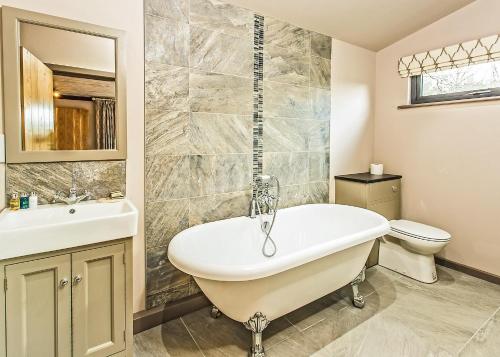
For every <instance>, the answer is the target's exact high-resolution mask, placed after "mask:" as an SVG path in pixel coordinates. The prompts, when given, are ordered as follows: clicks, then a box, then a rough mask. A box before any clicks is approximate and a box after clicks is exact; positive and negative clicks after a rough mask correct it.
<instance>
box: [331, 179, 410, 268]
mask: <svg viewBox="0 0 500 357" xmlns="http://www.w3.org/2000/svg"><path fill="white" fill-rule="evenodd" d="M335 203H338V204H343V205H350V206H356V207H362V208H366V209H369V210H371V211H375V212H377V213H379V214H381V215H382V216H384V217H385V218H387V219H388V220H392V219H400V218H401V176H399V175H388V174H384V175H371V174H370V173H359V174H352V175H339V176H335ZM378 251H379V241H378V240H376V241H375V243H374V245H373V248H372V251H371V253H370V256H369V257H368V260H367V262H366V265H367V267H371V266H373V265H376V264H378Z"/></svg>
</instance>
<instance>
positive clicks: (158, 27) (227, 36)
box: [144, 0, 331, 308]
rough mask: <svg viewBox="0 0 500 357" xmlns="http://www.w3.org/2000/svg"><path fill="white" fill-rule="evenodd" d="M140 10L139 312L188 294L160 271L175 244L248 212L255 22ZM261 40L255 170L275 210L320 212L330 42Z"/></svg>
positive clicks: (222, 9) (175, 0)
mask: <svg viewBox="0 0 500 357" xmlns="http://www.w3.org/2000/svg"><path fill="white" fill-rule="evenodd" d="M144 11H145V67H146V68H145V81H146V83H145V106H146V116H145V130H146V138H145V143H146V144H145V145H146V148H145V149H146V150H145V151H146V169H145V180H146V194H145V207H146V208H145V210H146V212H145V229H146V261H147V266H146V296H147V299H146V301H147V302H146V305H147V308H151V307H154V306H157V305H160V304H164V303H167V302H171V301H174V300H177V299H179V298H182V297H185V296H189V295H191V294H194V293H196V292H198V291H199V290H198V287H197V286H196V284H195V283H194V281H193V280H192V278H191V277H189V276H187V275H185V274H183V273H182V272H180V271H178V270H177V269H175V268H174V267H173V266H172V265H171V264H170V263H169V262H168V259H167V247H168V243H169V242H170V240H171V239H172V237H173V236H174V235H175V234H176V233H178V232H180V231H181V230H183V229H185V228H188V227H190V226H193V225H196V224H200V223H204V222H210V221H214V220H219V219H223V218H227V217H233V216H241V215H245V214H247V213H248V207H249V203H250V197H251V181H252V152H253V136H252V133H253V125H254V124H253V111H254V106H253V104H254V102H253V79H254V56H253V55H254V28H253V27H254V16H255V14H254V13H253V12H252V11H249V10H246V9H242V8H239V7H235V6H232V5H229V4H226V3H224V2H221V1H218V0H189V1H188V0H145V10H144ZM266 21H267V18H266ZM264 37H265V39H266V40H265V44H264V54H265V58H264V76H265V78H264V111H263V114H264V171H266V170H267V171H268V172H272V173H275V174H276V175H277V176H278V177H279V178H280V179H281V180H282V181H283V183H284V185H285V187H284V196H285V198H284V201H283V203H284V205H293V204H299V203H302V202H313V201H314V202H321V201H324V200H325V199H327V197H328V184H327V181H328V177H327V175H328V142H329V137H328V129H329V126H328V119H329V115H330V114H329V113H330V99H329V96H330V92H329V78H330V72H329V68H330V66H329V62H330V43H331V40H330V39H329V38H327V37H326V36H322V35H319V34H315V33H312V32H310V31H307V30H304V29H301V28H297V27H295V26H291V25H289V24H286V23H283V22H280V21H278V20H273V19H270V20H269V22H268V23H267V24H266V26H265V31H264ZM329 40H330V43H328V41H329ZM312 62H314V63H312ZM327 69H328V70H327ZM327 95H328V102H327V101H326V96H327ZM266 131H267V133H266Z"/></svg>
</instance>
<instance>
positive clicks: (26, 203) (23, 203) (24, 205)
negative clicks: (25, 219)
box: [19, 193, 30, 209]
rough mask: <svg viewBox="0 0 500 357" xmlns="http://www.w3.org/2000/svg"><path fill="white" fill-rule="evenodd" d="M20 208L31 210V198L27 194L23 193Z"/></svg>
mask: <svg viewBox="0 0 500 357" xmlns="http://www.w3.org/2000/svg"><path fill="white" fill-rule="evenodd" d="M19 208H21V209H28V208H30V196H28V194H27V193H21V198H20V199H19Z"/></svg>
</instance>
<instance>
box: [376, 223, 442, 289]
mask: <svg viewBox="0 0 500 357" xmlns="http://www.w3.org/2000/svg"><path fill="white" fill-rule="evenodd" d="M390 224H391V233H389V235H386V236H384V237H382V238H381V239H380V251H379V265H381V266H383V267H386V268H388V269H391V270H394V271H396V272H398V273H400V274H403V275H406V276H409V277H410V278H413V279H415V280H419V281H422V282H424V283H434V282H435V281H436V280H437V274H436V264H435V263H434V254H436V253H438V252H439V251H440V250H441V249H443V248H444V246H446V244H448V242H449V241H450V239H451V235H450V234H449V233H448V232H446V231H443V230H442V229H439V228H435V227H431V226H427V225H425V224H421V223H417V222H412V221H407V220H404V219H400V220H393V221H390Z"/></svg>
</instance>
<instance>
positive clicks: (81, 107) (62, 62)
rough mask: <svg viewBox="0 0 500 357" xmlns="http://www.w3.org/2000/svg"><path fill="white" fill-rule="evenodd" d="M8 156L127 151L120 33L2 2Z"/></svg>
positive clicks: (40, 158)
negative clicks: (21, 8)
mask: <svg viewBox="0 0 500 357" xmlns="http://www.w3.org/2000/svg"><path fill="white" fill-rule="evenodd" d="M2 30H3V32H2V42H3V43H2V49H3V79H4V95H3V97H4V114H5V118H4V122H5V134H6V149H7V152H6V154H7V162H9V163H14V162H46V161H80V160H113V159H125V157H126V114H125V111H126V110H125V108H126V103H125V101H126V95H125V73H124V63H123V58H124V43H123V42H124V33H123V32H122V31H119V30H115V29H110V28H105V27H101V26H96V25H91V24H86V23H82V22H78V21H73V20H68V19H64V18H59V17H53V16H49V15H44V14H38V13H33V12H30V11H25V10H20V9H15V8H9V7H2Z"/></svg>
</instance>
